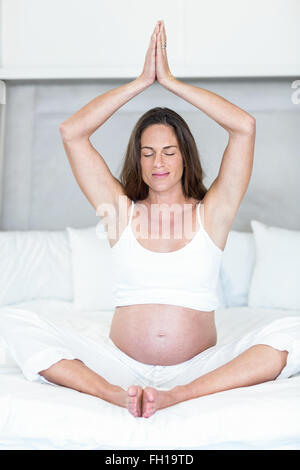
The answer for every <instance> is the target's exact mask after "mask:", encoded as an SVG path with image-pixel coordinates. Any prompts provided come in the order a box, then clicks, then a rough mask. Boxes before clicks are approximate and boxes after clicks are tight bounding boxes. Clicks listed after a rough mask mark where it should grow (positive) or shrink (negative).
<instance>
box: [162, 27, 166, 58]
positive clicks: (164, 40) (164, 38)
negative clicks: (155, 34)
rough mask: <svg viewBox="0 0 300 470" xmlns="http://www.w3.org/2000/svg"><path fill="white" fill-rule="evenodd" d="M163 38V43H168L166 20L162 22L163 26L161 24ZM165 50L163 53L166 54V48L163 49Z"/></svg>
mask: <svg viewBox="0 0 300 470" xmlns="http://www.w3.org/2000/svg"><path fill="white" fill-rule="evenodd" d="M161 40H162V44H163V45H164V46H165V45H167V35H166V30H165V24H164V22H162V26H161ZM162 51H163V54H165V55H166V52H167V51H166V49H165V48H164V49H162Z"/></svg>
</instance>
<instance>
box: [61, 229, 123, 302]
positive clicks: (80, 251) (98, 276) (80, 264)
mask: <svg viewBox="0 0 300 470" xmlns="http://www.w3.org/2000/svg"><path fill="white" fill-rule="evenodd" d="M98 225H99V224H98ZM97 230H99V228H98V226H97V227H87V228H82V229H75V228H72V227H67V232H68V234H69V240H70V246H71V253H72V273H73V289H74V307H75V308H76V309H79V310H110V309H114V284H115V278H114V274H113V268H112V258H111V252H110V250H111V248H110V245H109V242H108V238H107V237H105V236H99V235H98V236H97Z"/></svg>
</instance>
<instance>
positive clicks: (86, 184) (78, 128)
mask: <svg viewBox="0 0 300 470" xmlns="http://www.w3.org/2000/svg"><path fill="white" fill-rule="evenodd" d="M157 31H158V28H157V27H156V28H155V29H154V31H153V33H152V35H151V39H150V44H149V48H148V50H147V53H146V59H145V63H144V68H143V71H142V73H141V74H140V75H139V76H138V78H136V79H135V80H133V81H131V82H129V83H126V84H125V85H122V86H120V87H118V88H114V89H112V90H109V91H107V92H106V93H104V94H102V95H100V96H98V97H96V98H94V99H93V100H92V101H90V102H89V103H88V104H86V105H85V106H84V107H83V108H81V109H80V110H79V111H77V112H75V113H74V114H73V115H72V116H70V117H69V118H68V119H66V120H65V121H64V122H62V123H61V125H60V126H59V130H60V134H61V137H62V141H63V145H64V149H65V152H66V154H67V157H68V159H69V162H70V165H71V168H72V171H73V174H74V176H75V179H76V181H77V183H78V185H79V186H80V188H81V190H82V191H83V193H84V194H85V196H86V197H87V199H88V200H89V202H90V203H91V204H92V205H93V207H94V208H95V209H96V211H97V212H98V214H99V215H100V216H101V211H100V212H99V206H100V205H101V204H102V203H105V204H107V203H108V204H109V203H111V204H112V205H113V207H114V208H115V209H117V208H118V203H119V196H120V195H124V190H123V187H122V185H121V183H120V182H119V180H118V179H117V178H115V177H114V176H113V175H112V173H111V171H110V169H109V168H108V166H107V164H106V162H105V160H104V159H103V157H102V156H101V155H100V154H99V152H98V151H97V150H96V149H95V148H94V147H93V146H92V144H91V143H90V140H89V138H90V136H91V134H93V132H95V131H96V129H98V128H99V127H100V126H101V125H102V124H103V123H104V122H105V121H107V119H109V117H110V116H112V115H113V114H114V113H115V112H116V111H117V110H118V109H119V108H121V106H123V105H124V104H125V103H127V102H128V101H129V100H131V99H132V98H133V97H135V96H136V95H138V94H139V93H141V92H142V91H143V90H145V89H146V88H147V87H148V86H150V85H151V84H152V83H153V82H154V81H155V44H156V34H157ZM115 133H116V134H117V130H116V131H115ZM116 138H118V137H117V135H116Z"/></svg>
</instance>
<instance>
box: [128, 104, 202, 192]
mask: <svg viewBox="0 0 300 470" xmlns="http://www.w3.org/2000/svg"><path fill="white" fill-rule="evenodd" d="M152 124H165V125H167V126H171V127H172V128H173V130H174V132H175V134H176V137H177V141H178V146H179V149H180V152H181V154H182V158H183V174H182V178H181V183H182V190H183V194H184V197H185V198H186V199H189V198H194V199H197V200H202V199H203V197H204V196H205V194H206V192H207V188H206V187H205V186H204V184H203V178H204V176H205V173H204V171H203V168H202V166H201V162H200V157H199V153H198V149H197V145H196V142H195V140H194V137H193V135H192V133H191V131H190V129H189V126H188V125H187V123H186V122H185V120H184V119H183V118H182V117H181V116H180V115H179V114H177V113H176V112H175V111H173V110H172V109H169V108H161V107H156V108H152V109H150V110H149V111H147V112H146V113H145V114H143V115H142V116H141V117H140V118H139V120H138V121H137V123H136V125H135V126H134V128H133V130H132V133H131V136H130V139H129V142H128V146H127V150H126V153H125V160H124V164H123V168H122V170H121V173H120V181H121V184H122V185H123V187H124V191H125V193H126V195H127V197H129V198H130V199H131V200H134V201H143V200H144V199H146V198H147V196H148V193H149V186H148V185H147V184H146V183H145V182H144V180H143V178H142V169H141V149H140V147H141V135H142V133H143V131H144V130H145V129H146V128H147V127H148V126H151V125H152Z"/></svg>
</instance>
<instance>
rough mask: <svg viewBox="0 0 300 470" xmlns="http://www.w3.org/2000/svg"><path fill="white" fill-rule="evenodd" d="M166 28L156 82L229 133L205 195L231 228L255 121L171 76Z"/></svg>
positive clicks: (211, 208) (246, 179) (245, 178)
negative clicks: (167, 54) (166, 45)
mask: <svg viewBox="0 0 300 470" xmlns="http://www.w3.org/2000/svg"><path fill="white" fill-rule="evenodd" d="M166 40H167V39H166V32H165V28H164V24H163V23H162V24H161V25H160V31H159V34H158V40H157V56H156V68H157V80H158V82H159V83H160V84H161V85H162V86H163V87H165V88H166V89H167V90H169V91H171V92H173V93H175V94H176V95H177V96H180V97H181V98H183V99H184V100H186V101H188V102H189V103H191V104H192V105H194V106H196V107H197V108H198V109H200V110H201V111H203V112H204V113H205V114H206V115H207V116H208V117H210V118H211V119H213V120H214V121H215V122H217V123H218V124H219V125H220V126H222V127H223V128H224V129H225V130H226V131H227V132H228V137H229V138H228V144H227V146H226V148H225V151H224V154H223V158H222V162H221V166H220V170H219V173H218V176H217V178H216V179H215V181H214V182H213V183H212V185H211V187H210V188H209V190H208V192H207V194H206V195H205V206H206V207H207V208H208V210H209V211H210V212H211V213H212V212H213V211H214V212H215V214H216V216H217V212H218V217H219V222H220V223H221V222H222V220H223V219H224V220H225V223H226V222H227V224H228V227H229V226H230V224H232V222H233V220H234V217H235V215H236V213H237V210H238V208H239V205H240V203H241V201H242V199H243V197H244V194H245V192H246V190H247V187H248V184H249V181H250V177H251V173H252V166H253V156H254V143H255V134H256V121H255V118H254V117H253V116H252V115H251V114H249V113H247V112H246V111H244V110H243V109H241V108H239V107H238V106H236V105H234V104H232V103H230V102H229V101H227V100H226V99H224V98H222V97H221V96H219V95H217V94H216V93H213V92H211V91H208V90H205V89H203V88H199V87H196V86H193V85H190V84H187V83H184V82H182V81H180V80H177V79H176V78H175V77H174V76H173V75H172V74H171V72H170V69H169V66H168V60H167V56H166V49H165V48H162V47H161V46H162V45H163V44H166ZM206 212H207V211H206Z"/></svg>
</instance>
